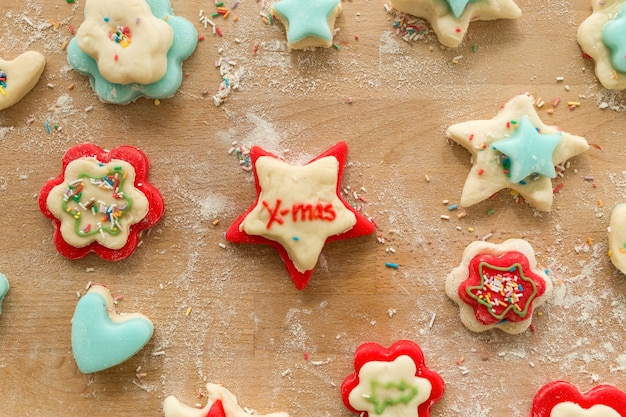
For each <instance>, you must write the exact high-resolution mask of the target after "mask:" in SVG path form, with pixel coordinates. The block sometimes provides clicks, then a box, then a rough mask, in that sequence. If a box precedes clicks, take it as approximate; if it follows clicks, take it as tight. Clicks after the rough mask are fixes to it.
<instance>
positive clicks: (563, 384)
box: [530, 381, 626, 417]
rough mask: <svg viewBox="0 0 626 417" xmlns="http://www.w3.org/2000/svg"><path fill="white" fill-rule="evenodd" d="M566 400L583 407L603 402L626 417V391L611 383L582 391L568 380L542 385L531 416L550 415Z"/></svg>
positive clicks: (548, 416)
mask: <svg viewBox="0 0 626 417" xmlns="http://www.w3.org/2000/svg"><path fill="white" fill-rule="evenodd" d="M564 402H572V403H574V404H578V405H579V406H580V407H581V408H583V409H589V408H591V407H592V406H594V405H597V404H602V405H606V406H609V407H611V408H613V409H614V410H615V411H617V412H618V414H619V415H620V416H622V417H626V392H624V391H622V390H620V389H619V388H617V387H615V386H613V385H609V384H601V385H596V386H595V387H593V388H591V389H590V390H589V391H586V392H580V390H579V389H578V388H577V387H576V386H575V385H572V384H571V383H569V382H567V381H552V382H549V383H547V384H546V385H544V386H543V387H541V388H540V389H539V391H537V394H535V398H534V399H533V406H532V411H531V414H530V417H550V413H551V411H552V409H553V408H554V407H556V406H557V405H558V404H560V403H564Z"/></svg>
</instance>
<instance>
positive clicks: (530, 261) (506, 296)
mask: <svg viewBox="0 0 626 417" xmlns="http://www.w3.org/2000/svg"><path fill="white" fill-rule="evenodd" d="M446 294H447V295H448V297H450V299H452V301H454V302H455V303H457V304H458V305H459V307H460V310H461V322H462V323H463V324H464V325H465V327H467V328H468V329H469V330H472V331H474V332H482V331H485V330H489V329H493V328H497V329H500V330H502V331H504V332H506V333H511V334H515V333H521V332H523V331H524V330H526V329H527V328H528V327H529V326H530V324H531V320H532V314H533V308H535V307H538V306H540V305H541V304H543V303H544V302H545V301H546V300H547V299H548V298H550V295H551V294H552V281H551V280H550V278H548V276H547V275H546V273H545V272H544V271H543V270H542V269H540V268H538V267H537V261H536V260H535V252H534V251H533V248H532V247H531V246H530V244H529V243H528V242H526V241H525V240H521V239H509V240H506V241H504V242H503V243H501V244H499V245H498V244H494V243H489V242H484V241H477V242H472V243H471V244H469V245H468V246H467V248H465V251H464V252H463V257H462V260H461V264H460V265H459V266H458V267H456V268H455V269H454V270H452V272H451V273H450V274H449V275H448V277H447V279H446Z"/></svg>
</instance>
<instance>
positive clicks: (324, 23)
mask: <svg viewBox="0 0 626 417" xmlns="http://www.w3.org/2000/svg"><path fill="white" fill-rule="evenodd" d="M271 12H272V14H274V15H275V16H276V17H277V18H278V19H280V21H281V22H283V24H284V25H285V29H287V45H289V47H290V48H292V49H306V48H315V47H323V48H328V47H329V46H331V45H332V44H333V30H334V27H335V19H337V16H339V14H340V13H341V2H340V1H339V0H280V1H278V2H276V3H274V4H273V5H272V9H271Z"/></svg>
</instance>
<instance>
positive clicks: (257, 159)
mask: <svg viewBox="0 0 626 417" xmlns="http://www.w3.org/2000/svg"><path fill="white" fill-rule="evenodd" d="M347 152H348V145H346V143H345V142H339V143H337V144H336V145H335V146H333V147H332V148H330V149H328V150H327V151H326V152H324V153H322V154H321V155H320V156H318V157H317V158H315V159H313V160H312V161H311V162H309V163H307V164H306V165H303V166H292V165H290V164H288V163H286V162H284V161H283V160H281V159H279V158H278V157H276V156H274V155H272V154H271V153H268V152H266V151H264V150H263V149H261V148H259V147H258V146H254V147H252V148H251V149H250V158H251V160H252V166H253V170H254V180H255V183H256V189H257V199H256V201H255V202H254V203H253V204H252V206H251V207H250V208H249V209H248V210H247V211H246V212H245V213H244V214H243V215H241V216H239V218H237V219H236V220H235V222H234V223H233V224H232V225H231V226H230V227H229V228H228V230H227V231H226V239H227V240H229V241H231V242H235V243H262V244H267V245H271V246H273V247H274V248H275V249H276V250H277V251H278V253H279V254H280V256H281V258H282V259H283V261H284V263H285V266H286V267H287V271H288V272H289V275H290V276H291V278H292V280H293V282H294V284H295V285H296V287H297V288H298V289H299V290H301V289H304V288H305V287H306V285H307V283H308V282H309V278H310V276H311V273H312V272H313V268H314V267H315V265H316V264H317V260H318V258H319V256H320V253H321V252H322V248H323V247H324V245H325V244H326V242H330V241H334V240H341V239H347V238H351V237H357V236H363V235H366V234H370V233H372V232H373V231H374V225H373V224H372V222H370V221H369V220H368V219H367V218H366V217H364V216H363V215H362V214H360V213H359V212H358V211H357V210H356V209H355V208H354V207H352V206H351V205H349V204H348V203H347V202H346V201H345V200H344V199H343V198H342V197H341V194H340V189H339V187H340V186H341V178H342V175H343V169H344V166H345V163H346V157H347Z"/></svg>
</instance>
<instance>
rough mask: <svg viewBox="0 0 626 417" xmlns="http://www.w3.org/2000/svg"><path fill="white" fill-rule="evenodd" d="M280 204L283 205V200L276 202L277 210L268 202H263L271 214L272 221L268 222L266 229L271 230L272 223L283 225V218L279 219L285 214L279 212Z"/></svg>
mask: <svg viewBox="0 0 626 417" xmlns="http://www.w3.org/2000/svg"><path fill="white" fill-rule="evenodd" d="M280 203H282V201H281V200H276V208H274V209H272V208H271V207H270V205H269V204H268V202H267V201H265V200H263V207H265V208H266V209H267V211H269V212H270V219H269V220H268V221H267V224H266V225H265V227H266V228H268V229H269V228H271V227H272V223H274V222H278V224H283V219H282V217H279V216H280V215H281V214H283V213H281V212H279V211H278V209H279V208H280ZM284 214H286V213H284Z"/></svg>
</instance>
